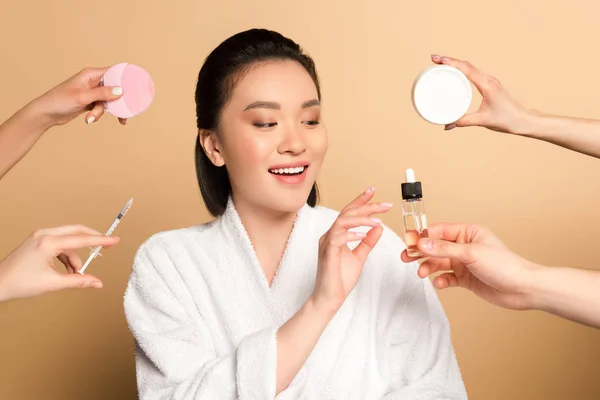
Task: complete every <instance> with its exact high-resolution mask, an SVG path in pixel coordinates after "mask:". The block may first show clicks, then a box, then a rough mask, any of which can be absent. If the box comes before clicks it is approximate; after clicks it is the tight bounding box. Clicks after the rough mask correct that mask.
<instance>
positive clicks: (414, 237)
mask: <svg viewBox="0 0 600 400" xmlns="http://www.w3.org/2000/svg"><path fill="white" fill-rule="evenodd" d="M405 180H406V182H404V183H403V184H402V218H403V219H404V238H405V242H406V247H407V253H408V255H409V256H411V257H419V256H421V255H422V254H421V252H420V251H419V249H418V248H417V243H418V242H419V239H421V238H426V237H428V233H427V218H426V217H425V203H424V202H423V190H422V188H421V182H417V181H416V180H415V171H413V170H412V169H411V168H409V169H407V170H406V172H405Z"/></svg>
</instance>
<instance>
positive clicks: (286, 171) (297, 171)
mask: <svg viewBox="0 0 600 400" xmlns="http://www.w3.org/2000/svg"><path fill="white" fill-rule="evenodd" d="M304 168H305V167H295V168H278V169H271V170H269V172H271V173H273V174H280V175H294V174H300V173H302V172H304Z"/></svg>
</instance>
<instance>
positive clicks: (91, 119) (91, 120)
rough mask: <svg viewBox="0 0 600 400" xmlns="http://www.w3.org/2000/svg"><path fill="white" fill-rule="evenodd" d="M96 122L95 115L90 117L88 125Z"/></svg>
mask: <svg viewBox="0 0 600 400" xmlns="http://www.w3.org/2000/svg"><path fill="white" fill-rule="evenodd" d="M95 120H96V117H94V116H93V115H90V117H89V118H88V119H87V121H86V123H87V124H88V125H89V124H91V123H92V122H94V121H95Z"/></svg>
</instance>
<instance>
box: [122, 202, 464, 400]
mask: <svg viewBox="0 0 600 400" xmlns="http://www.w3.org/2000/svg"><path fill="white" fill-rule="evenodd" d="M337 215H338V213H337V212H336V211H333V210H330V209H327V208H324V207H320V206H317V207H316V208H311V207H309V206H308V205H305V206H304V207H303V208H302V209H301V210H300V211H299V213H298V216H297V218H296V221H295V224H294V228H293V230H292V233H291V235H290V238H289V241H288V243H287V246H286V249H285V252H284V255H283V258H282V260H281V263H280V265H279V269H278V271H277V274H276V276H275V278H274V280H273V283H272V285H271V286H270V287H269V285H268V282H267V280H266V278H265V275H264V273H263V272H262V269H261V267H260V265H259V263H258V259H257V257H256V254H255V252H254V250H253V247H252V244H251V242H250V239H249V237H248V235H247V233H246V231H245V229H244V227H243V225H242V223H241V220H240V218H239V215H238V214H237V212H236V211H235V208H234V207H233V204H232V202H231V200H230V201H229V204H228V206H227V209H226V212H225V214H224V215H223V216H222V217H220V218H217V219H216V220H214V221H211V222H209V223H206V224H203V225H200V226H196V227H192V228H186V229H180V230H175V231H169V232H162V233H158V234H156V235H154V236H152V237H151V238H150V239H149V240H147V241H146V242H145V243H144V244H143V245H142V246H141V247H140V249H139V250H138V252H137V254H136V257H135V262H134V266H133V271H132V273H131V277H130V280H129V283H128V286H127V290H126V293H125V313H126V317H127V321H128V324H129V327H130V329H131V332H132V333H133V336H134V338H135V343H136V369H137V385H138V390H139V396H140V398H142V399H234V398H239V399H244V400H245V399H274V398H276V399H310V400H319V399H327V400H329V399H338V400H341V399H344V400H348V399H360V400H364V399H411V400H412V399H414V400H425V399H465V398H466V397H467V395H466V391H465V387H464V384H463V381H462V378H461V374H460V371H459V368H458V365H457V361H456V358H455V354H454V350H453V347H452V343H451V337H450V329H449V325H448V320H447V319H446V316H445V314H444V311H443V308H442V307H441V305H440V302H439V300H438V298H437V295H436V293H435V291H434V289H433V288H432V285H431V283H430V281H429V280H428V279H425V280H421V279H420V278H419V277H418V276H417V272H416V270H417V267H418V265H417V263H410V264H405V263H403V262H402V261H401V260H400V253H401V252H402V250H404V248H405V245H404V243H403V242H402V240H401V239H400V238H399V237H398V236H397V235H396V234H395V233H394V232H392V231H391V230H389V229H387V228H386V229H385V231H384V233H383V236H382V238H381V240H380V241H379V243H378V244H377V246H375V248H374V250H373V251H372V253H371V254H370V255H369V257H368V259H367V261H366V263H365V266H364V269H363V272H362V275H361V277H360V279H359V281H358V284H357V285H356V287H355V288H354V290H353V291H352V292H351V293H350V295H349V296H348V298H347V299H346V301H345V302H344V304H343V306H342V308H341V309H340V310H339V311H338V313H337V314H336V315H335V317H334V318H333V319H332V320H331V322H330V323H329V324H328V326H327V328H326V329H325V331H324V332H323V334H322V336H321V337H320V339H319V341H318V343H317V345H316V347H315V348H314V350H313V351H312V353H311V355H310V356H309V358H308V360H307V361H306V363H305V364H304V366H303V367H302V369H301V370H300V371H299V373H298V374H297V375H296V377H295V378H294V380H293V381H292V383H291V384H290V385H289V386H288V388H287V389H285V390H284V391H282V392H281V393H279V395H277V397H276V396H275V391H276V389H275V385H276V382H275V381H276V368H277V365H276V364H277V362H276V360H277V355H276V354H277V344H276V331H277V329H278V327H280V326H281V325H283V324H284V323H285V322H286V321H287V320H288V319H289V318H290V317H292V316H293V315H294V314H295V313H296V311H297V310H298V309H299V308H300V307H301V306H302V305H303V304H304V303H305V302H306V300H307V299H308V297H309V296H310V295H311V293H312V291H313V287H314V283H315V274H316V270H317V249H318V241H319V237H320V236H321V235H322V234H323V233H325V232H326V231H327V230H328V229H329V228H330V227H331V225H332V223H333V222H334V220H335V218H336V217H337ZM366 229H368V228H366ZM366 229H365V230H366Z"/></svg>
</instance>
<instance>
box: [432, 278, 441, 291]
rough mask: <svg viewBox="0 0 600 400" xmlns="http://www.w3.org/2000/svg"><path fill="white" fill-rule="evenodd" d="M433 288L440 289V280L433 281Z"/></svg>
mask: <svg viewBox="0 0 600 400" xmlns="http://www.w3.org/2000/svg"><path fill="white" fill-rule="evenodd" d="M433 286H435V287H436V288H438V289H439V288H440V281H439V279H434V280H433Z"/></svg>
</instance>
